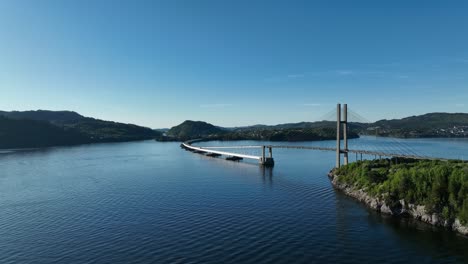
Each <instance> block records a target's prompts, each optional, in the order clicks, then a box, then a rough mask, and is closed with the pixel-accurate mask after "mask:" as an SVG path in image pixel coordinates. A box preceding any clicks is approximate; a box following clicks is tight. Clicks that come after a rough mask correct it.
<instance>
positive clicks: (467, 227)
mask: <svg viewBox="0 0 468 264" xmlns="http://www.w3.org/2000/svg"><path fill="white" fill-rule="evenodd" d="M328 176H329V178H330V180H331V183H332V185H333V186H334V187H335V188H336V189H338V190H341V191H343V192H344V193H345V194H346V195H349V196H351V197H354V198H356V199H357V200H359V201H361V202H363V203H365V204H366V205H367V206H368V207H370V208H372V209H374V210H376V211H379V212H381V213H384V214H390V215H394V216H402V217H413V218H415V219H417V220H420V221H423V222H426V223H428V224H431V225H434V226H442V227H446V228H449V229H452V230H454V231H456V232H458V233H460V234H463V235H465V236H468V163H466V162H462V161H456V160H453V161H433V160H414V159H401V158H398V159H396V158H392V159H383V160H366V161H358V162H354V163H350V164H349V165H346V166H342V167H340V168H339V169H336V168H335V169H333V170H332V171H330V173H329V175H328Z"/></svg>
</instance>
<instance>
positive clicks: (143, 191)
mask: <svg viewBox="0 0 468 264" xmlns="http://www.w3.org/2000/svg"><path fill="white" fill-rule="evenodd" d="M389 140H390V139H378V138H362V139H357V140H353V141H351V142H350V145H351V146H356V147H357V146H363V145H365V144H368V146H374V147H375V148H377V147H380V148H381V147H382V144H383V145H385V144H387V145H388V146H387V147H388V148H390V145H391V144H389V143H388V141H389ZM404 143H405V144H406V145H409V146H411V147H412V148H413V149H416V150H418V151H421V150H427V151H430V153H429V152H428V155H429V154H430V155H436V154H440V155H444V156H448V157H455V158H457V157H462V156H463V155H464V154H465V155H466V153H467V150H468V140H434V139H424V140H406V141H404ZM239 144H242V145H250V144H259V143H258V142H249V141H244V142H205V143H203V145H213V146H214V145H218V146H219V145H239ZM275 144H279V143H275ZM288 144H290V143H288ZM298 144H301V145H303V144H305V143H298ZM308 144H309V145H330V146H333V145H334V142H325V141H323V142H311V143H308ZM274 157H275V161H276V165H275V167H274V168H273V169H272V170H269V169H263V168H261V167H259V166H258V165H257V164H254V163H253V162H240V163H238V162H230V161H225V160H222V159H215V158H208V157H204V156H202V155H198V154H193V153H190V152H186V151H184V150H181V149H180V148H179V144H178V143H158V142H154V141H144V142H136V143H116V144H96V145H86V146H77V147H63V148H50V149H45V150H28V151H20V152H15V151H13V152H9V151H3V152H2V153H1V154H0V212H1V214H0V263H368V262H380V263H401V262H408V261H413V262H415V263H467V262H468V250H467V249H468V239H467V238H463V237H461V236H458V235H456V234H454V233H452V232H449V231H446V230H443V229H440V228H433V227H431V226H428V225H425V224H421V223H417V222H414V221H411V220H408V219H398V218H392V217H385V216H381V215H379V214H377V213H375V212H373V211H371V210H368V209H367V208H366V207H365V206H363V205H362V204H360V203H358V202H356V201H354V200H353V199H351V198H349V197H346V196H344V195H343V194H341V193H340V192H337V191H335V190H334V189H333V188H332V186H331V185H330V182H329V180H328V178H327V176H326V174H327V172H328V171H329V170H330V168H332V167H333V166H334V158H335V154H334V153H333V152H320V151H310V150H274Z"/></svg>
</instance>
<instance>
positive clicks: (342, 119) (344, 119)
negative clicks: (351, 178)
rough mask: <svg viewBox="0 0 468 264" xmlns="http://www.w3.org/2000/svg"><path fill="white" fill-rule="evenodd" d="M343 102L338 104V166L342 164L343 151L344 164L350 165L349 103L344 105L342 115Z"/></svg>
mask: <svg viewBox="0 0 468 264" xmlns="http://www.w3.org/2000/svg"><path fill="white" fill-rule="evenodd" d="M341 110H342V109H341V104H337V105H336V167H337V168H339V167H340V166H341V153H343V161H344V165H348V105H347V104H344V105H343V115H341V112H342V111H341ZM342 130H343V143H344V146H343V147H344V148H343V149H341V132H342Z"/></svg>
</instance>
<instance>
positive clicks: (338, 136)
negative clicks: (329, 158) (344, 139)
mask: <svg viewBox="0 0 468 264" xmlns="http://www.w3.org/2000/svg"><path fill="white" fill-rule="evenodd" d="M340 165H341V104H337V105H336V167H337V168H339V167H340Z"/></svg>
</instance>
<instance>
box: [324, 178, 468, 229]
mask: <svg viewBox="0 0 468 264" xmlns="http://www.w3.org/2000/svg"><path fill="white" fill-rule="evenodd" d="M328 177H329V178H330V180H331V183H332V185H333V187H335V188H336V189H338V190H341V191H342V192H344V193H345V194H346V195H348V196H351V197H353V198H355V199H357V200H359V201H360V202H363V203H365V204H366V205H367V206H369V207H370V208H372V209H374V210H376V211H378V212H381V213H384V214H390V215H394V216H410V217H413V218H415V219H417V220H420V221H423V222H426V223H428V224H431V225H434V226H443V227H446V228H449V229H452V230H454V231H456V232H458V233H460V234H462V235H465V236H468V226H467V225H462V224H461V222H460V220H459V219H454V220H452V221H449V220H445V219H443V218H441V217H440V216H438V215H437V214H430V213H428V212H426V210H425V207H424V206H423V205H415V204H410V203H406V202H405V201H404V200H400V201H399V203H397V204H396V205H387V204H386V202H385V201H384V200H383V199H380V198H378V197H373V196H371V195H369V194H368V193H366V192H365V190H363V189H359V190H357V189H356V188H354V186H351V185H349V184H346V183H340V182H338V178H339V176H338V175H335V173H334V171H331V172H330V173H329V174H328Z"/></svg>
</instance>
